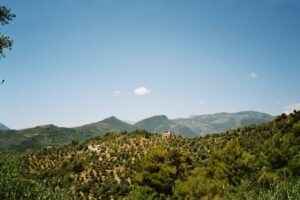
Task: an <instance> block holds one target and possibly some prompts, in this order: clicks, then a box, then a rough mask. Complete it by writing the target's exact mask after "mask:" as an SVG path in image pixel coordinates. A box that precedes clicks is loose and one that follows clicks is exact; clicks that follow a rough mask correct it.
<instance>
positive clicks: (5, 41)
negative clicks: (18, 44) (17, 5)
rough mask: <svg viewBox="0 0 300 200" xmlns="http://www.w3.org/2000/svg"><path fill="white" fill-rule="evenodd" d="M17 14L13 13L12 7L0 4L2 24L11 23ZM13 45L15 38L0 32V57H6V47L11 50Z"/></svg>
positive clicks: (0, 21)
mask: <svg viewBox="0 0 300 200" xmlns="http://www.w3.org/2000/svg"><path fill="white" fill-rule="evenodd" d="M15 17H16V15H15V14H13V13H11V11H10V9H8V8H6V7H5V6H2V5H0V23H1V26H4V25H6V24H9V22H10V21H12V20H13V18H15ZM0 31H2V30H1V28H0ZM12 45H13V40H12V39H11V38H10V37H9V36H7V35H4V34H2V33H1V32H0V58H2V57H5V54H4V49H9V50H11V48H12Z"/></svg>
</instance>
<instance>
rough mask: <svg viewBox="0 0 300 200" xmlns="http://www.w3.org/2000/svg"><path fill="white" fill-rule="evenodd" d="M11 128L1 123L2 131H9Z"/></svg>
mask: <svg viewBox="0 0 300 200" xmlns="http://www.w3.org/2000/svg"><path fill="white" fill-rule="evenodd" d="M8 129H9V128H8V127H7V126H5V125H4V124H1V123H0V130H8Z"/></svg>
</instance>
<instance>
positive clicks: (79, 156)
mask: <svg viewBox="0 0 300 200" xmlns="http://www.w3.org/2000/svg"><path fill="white" fill-rule="evenodd" d="M1 162H2V163H6V162H9V163H10V165H9V166H11V169H14V168H16V167H14V166H16V165H17V166H22V168H23V170H25V169H26V171H27V172H26V173H24V172H23V173H20V172H16V173H12V174H13V175H12V174H11V173H7V171H10V169H7V167H6V166H7V165H5V164H1V165H0V172H1V173H2V175H3V176H2V175H1V177H6V175H4V174H6V173H7V174H8V175H9V176H17V177H18V178H6V179H5V180H3V179H1V180H0V181H1V183H0V187H1V190H0V191H1V192H0V195H1V196H0V197H1V198H0V199H2V197H6V199H7V198H8V197H9V198H11V199H30V198H29V196H30V195H36V194H35V191H36V190H40V191H41V193H45V194H48V196H49V198H48V199H51V198H53V199H54V198H55V199H60V198H61V199H67V198H70V199H124V198H125V199H166V198H170V199H201V198H202V199H278V200H279V199H299V197H300V177H299V175H300V173H299V168H300V112H299V111H298V112H296V111H295V112H294V113H292V114H290V115H286V114H282V115H281V116H279V117H277V118H276V119H274V120H273V121H271V122H268V123H265V124H262V125H253V126H248V127H244V128H238V129H234V130H230V131H227V132H225V133H221V134H214V135H207V136H205V137H197V138H185V137H182V136H175V135H173V136H172V137H171V138H163V137H162V136H161V135H160V134H150V133H148V132H146V131H141V130H136V131H133V132H130V133H127V132H123V133H118V134H117V133H107V134H105V135H104V136H99V137H96V138H92V139H89V140H86V141H84V142H77V141H73V142H72V143H71V144H69V145H66V146H63V147H53V148H45V149H42V150H37V151H34V152H32V153H29V154H25V155H21V156H18V157H13V156H10V157H8V156H4V155H2V156H1ZM16 163H17V164H16ZM17 180H21V183H19V182H18V181H17ZM16 182H17V183H18V184H19V186H18V187H16V186H15V185H16ZM26 182H30V183H32V184H31V185H29V186H28V185H26V184H25V183H26ZM20 187H21V188H25V189H21V190H19V188H20ZM2 188H6V189H5V190H2ZM28 188H30V189H28ZM16 191H20V192H16ZM26 191H29V192H31V193H30V194H27V193H26ZM13 194H14V196H13ZM54 194H55V195H54ZM5 195H6V196H5ZM28 195H29V196H28Z"/></svg>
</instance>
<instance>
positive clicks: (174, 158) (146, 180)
mask: <svg viewBox="0 0 300 200" xmlns="http://www.w3.org/2000/svg"><path fill="white" fill-rule="evenodd" d="M190 168H191V159H190V158H189V157H188V155H187V154H186V153H181V152H179V151H178V149H171V150H166V149H165V148H163V147H162V146H160V147H156V148H153V149H151V150H150V151H149V152H148V153H147V155H146V156H145V157H144V158H143V159H142V160H141V162H140V163H139V168H138V172H137V173H136V176H135V180H136V182H137V183H138V184H139V185H142V186H147V187H149V188H150V189H151V190H152V192H153V193H154V194H157V195H158V196H159V194H163V195H165V196H168V195H171V194H172V191H173V187H174V184H175V180H177V179H179V178H182V177H184V176H186V173H187V171H188V170H189V169H190Z"/></svg>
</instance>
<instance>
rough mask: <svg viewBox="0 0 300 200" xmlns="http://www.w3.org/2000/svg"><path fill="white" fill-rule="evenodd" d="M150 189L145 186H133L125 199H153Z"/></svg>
mask: <svg viewBox="0 0 300 200" xmlns="http://www.w3.org/2000/svg"><path fill="white" fill-rule="evenodd" d="M150 193H151V189H150V188H148V187H146V186H134V187H133V188H132V190H131V192H130V193H129V195H128V196H127V197H126V200H153V199H154V197H153V196H150Z"/></svg>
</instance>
